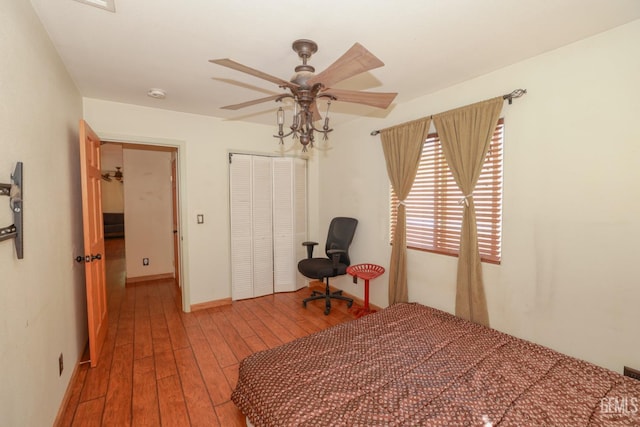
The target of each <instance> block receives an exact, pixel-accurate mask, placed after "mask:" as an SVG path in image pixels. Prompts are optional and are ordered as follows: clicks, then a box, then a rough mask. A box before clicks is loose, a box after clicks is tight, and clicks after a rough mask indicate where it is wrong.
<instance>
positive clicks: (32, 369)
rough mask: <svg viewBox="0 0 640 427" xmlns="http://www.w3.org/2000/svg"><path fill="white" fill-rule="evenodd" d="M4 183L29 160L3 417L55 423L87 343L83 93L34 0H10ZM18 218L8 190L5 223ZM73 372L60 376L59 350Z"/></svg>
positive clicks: (0, 253)
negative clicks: (81, 153)
mask: <svg viewBox="0 0 640 427" xmlns="http://www.w3.org/2000/svg"><path fill="white" fill-rule="evenodd" d="M0 3H2V5H1V6H0V8H1V9H2V13H0V57H2V58H3V59H2V66H0V153H1V154H0V182H3V183H8V182H9V176H10V174H11V173H12V172H13V169H14V167H15V163H16V162H17V161H22V162H24V193H23V197H24V226H25V229H24V259H21V260H18V259H16V256H15V251H14V247H13V241H4V242H0V425H2V426H50V425H52V423H53V420H54V419H55V416H56V413H57V411H58V408H59V406H60V403H61V401H62V397H63V395H64V393H65V391H66V388H67V384H68V383H69V379H70V378H71V373H72V372H73V369H74V365H75V364H76V362H77V361H78V359H79V358H80V356H81V353H82V351H83V349H84V345H85V344H86V337H87V327H86V305H85V291H84V268H83V266H82V264H77V263H76V262H75V261H74V260H73V258H74V256H76V255H79V254H82V252H83V251H82V236H81V227H82V215H81V204H80V181H79V159H78V152H79V149H78V134H77V129H78V121H79V119H80V118H81V117H82V99H81V97H80V94H79V93H78V91H77V90H76V88H75V86H74V84H73V82H72V81H71V79H70V78H69V76H68V74H67V72H66V69H65V67H64V66H63V64H62V63H61V61H60V59H59V58H58V55H57V53H56V51H55V49H54V48H53V46H52V44H51V42H50V41H49V39H48V37H47V34H46V33H45V31H44V29H43V28H42V26H41V24H40V22H39V21H38V18H37V17H36V15H35V13H34V12H33V10H32V8H31V5H30V4H29V2H28V1H1V2H0ZM11 223H12V217H11V215H10V210H9V200H8V198H7V197H4V196H3V197H0V226H2V227H4V226H7V225H9V224H11ZM60 353H63V354H64V362H65V367H64V372H63V373H62V376H58V356H59V354H60Z"/></svg>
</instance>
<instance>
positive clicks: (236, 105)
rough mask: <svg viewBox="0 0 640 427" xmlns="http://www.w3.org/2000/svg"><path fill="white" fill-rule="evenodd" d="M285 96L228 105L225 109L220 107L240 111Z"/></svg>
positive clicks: (279, 95)
mask: <svg viewBox="0 0 640 427" xmlns="http://www.w3.org/2000/svg"><path fill="white" fill-rule="evenodd" d="M281 96H283V94H278V95H271V96H267V97H266V98H260V99H254V100H253V101H247V102H242V103H240V104H233V105H226V106H224V107H220V108H222V109H224V110H239V109H241V108H244V107H250V106H251V105H256V104H261V103H263V102H268V101H275V100H276V99H278V98H280V97H281Z"/></svg>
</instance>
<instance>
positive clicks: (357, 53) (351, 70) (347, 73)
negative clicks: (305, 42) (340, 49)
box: [307, 43, 384, 87]
mask: <svg viewBox="0 0 640 427" xmlns="http://www.w3.org/2000/svg"><path fill="white" fill-rule="evenodd" d="M383 65H384V62H382V61H381V60H379V59H378V58H376V57H375V56H374V55H373V54H372V53H371V52H369V51H368V50H367V49H366V48H365V47H364V46H362V45H361V44H360V43H356V44H354V45H353V46H352V47H351V49H349V50H348V51H346V52H345V54H344V55H342V56H341V57H340V58H338V59H337V60H336V61H335V62H334V63H333V64H331V65H329V67H327V69H326V70H324V71H322V72H321V73H319V74H318V75H316V76H313V77H311V78H310V79H309V80H308V81H307V84H309V85H314V84H316V83H322V84H323V85H324V87H331V86H333V85H334V84H336V83H338V82H341V81H342V80H345V79H348V78H349V77H353V76H355V75H358V74H360V73H364V72H365V71H369V70H373V69H374V68H378V67H382V66H383Z"/></svg>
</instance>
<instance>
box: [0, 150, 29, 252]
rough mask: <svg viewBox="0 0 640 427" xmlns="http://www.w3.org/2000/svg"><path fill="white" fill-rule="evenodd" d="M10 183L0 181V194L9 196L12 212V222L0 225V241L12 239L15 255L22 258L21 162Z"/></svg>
mask: <svg viewBox="0 0 640 427" xmlns="http://www.w3.org/2000/svg"><path fill="white" fill-rule="evenodd" d="M11 181H12V183H11V184H3V183H0V196H9V207H10V208H11V211H12V212H13V224H11V225H10V226H8V227H0V242H1V241H4V240H9V239H14V243H15V246H16V256H17V257H18V259H22V258H24V251H23V237H24V234H23V224H22V211H23V201H22V196H23V181H22V162H18V163H16V168H15V170H14V171H13V174H12V175H11Z"/></svg>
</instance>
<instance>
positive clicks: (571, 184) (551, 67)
mask: <svg viewBox="0 0 640 427" xmlns="http://www.w3.org/2000/svg"><path fill="white" fill-rule="evenodd" d="M638 40H640V21H634V22H632V23H630V24H628V25H625V26H622V27H619V28H617V29H614V30H612V31H609V32H606V33H603V34H600V35H598V36H596V37H592V38H590V39H586V40H583V41H580V42H578V43H575V44H572V45H570V46H567V47H564V48H561V49H558V50H555V51H552V52H548V53H546V54H544V55H540V56H538V57H535V58H532V59H530V60H527V61H524V62H521V63H518V64H515V65H513V66H510V67H507V68H504V69H501V70H499V71H497V72H494V73H491V74H488V75H485V76H482V77H479V78H476V79H473V80H470V81H467V82H465V83H463V84H460V85H457V86H454V87H451V88H448V89H445V90H442V91H440V92H438V93H435V94H433V95H430V96H425V97H422V98H419V99H416V100H414V101H412V102H409V103H406V104H403V105H401V106H398V107H397V108H396V109H395V110H394V111H393V112H392V113H391V114H390V115H389V117H388V118H387V119H385V120H384V121H382V122H381V121H380V120H372V119H360V120H357V121H355V122H353V123H351V124H350V125H348V126H345V127H342V128H340V129H337V130H336V131H335V132H334V134H335V137H338V136H339V137H340V139H341V140H342V143H336V144H335V149H334V150H333V152H332V153H331V157H330V158H329V159H327V161H326V162H323V163H322V165H321V171H320V180H321V182H322V183H323V186H322V188H321V193H320V199H321V200H328V201H329V203H323V204H322V205H321V213H320V222H326V221H327V220H328V218H330V217H331V216H333V215H335V214H350V215H354V216H356V217H357V218H359V219H360V220H361V222H360V225H359V228H358V232H357V235H356V239H355V241H354V252H353V259H354V261H355V262H375V263H379V264H381V265H383V266H385V267H387V266H388V259H389V254H390V248H389V244H388V221H389V214H388V208H389V204H388V179H387V177H386V170H385V165H384V159H383V155H382V149H381V147H380V140H379V137H372V136H369V132H370V131H371V130H373V129H379V128H382V127H386V126H391V125H394V124H398V123H402V122H404V121H407V120H411V119H416V118H419V117H423V116H425V115H429V114H435V113H438V112H442V111H446V110H448V109H451V108H455V107H458V106H462V105H466V104H470V103H473V102H475V101H479V100H482V99H487V98H491V97H494V96H497V95H500V94H503V93H508V92H510V91H511V90H512V89H515V88H518V87H523V88H526V89H528V91H529V93H528V94H527V95H526V96H525V97H524V98H521V99H518V100H515V101H514V103H513V105H508V104H507V103H505V105H504V109H503V115H504V118H505V124H506V130H505V157H504V167H505V171H504V211H503V215H504V222H503V226H504V228H503V262H502V265H500V266H496V265H489V264H483V266H484V277H485V286H486V291H487V297H488V305H489V312H490V317H491V322H492V326H493V327H495V328H497V329H499V330H502V331H506V332H509V333H511V334H514V335H516V336H520V337H523V338H526V339H529V340H532V341H534V342H538V343H542V344H544V345H547V346H549V347H552V348H554V349H558V350H560V351H563V352H566V353H568V354H571V355H574V356H578V357H580V358H584V359H586V360H589V361H591V362H594V363H596V364H599V365H602V366H605V367H608V368H611V369H613V370H616V371H618V372H621V371H622V367H623V365H625V364H626V365H628V366H632V367H633V366H635V367H640V341H638V340H637V339H636V337H637V335H638V331H637V328H638V325H640V310H638V301H640V281H639V280H638V272H637V265H638V262H639V261H640V258H639V256H640V253H639V252H638V241H640V189H639V188H640V187H639V186H638V184H639V183H640V127H638V125H637V121H638V116H639V114H640V78H639V76H640V45H639V44H638ZM425 78H428V76H426V77H425ZM335 137H334V138H335ZM356 156H357V157H358V158H360V159H361V161H360V162H354V161H352V159H353V158H355V157H356ZM336 170H344V171H348V173H345V174H336V173H335V171H336ZM456 262H457V259H456V258H452V257H447V256H442V255H435V254H430V253H424V252H419V251H409V255H408V269H409V296H410V299H411V300H413V301H419V302H422V303H425V304H429V305H432V306H435V307H438V308H441V309H444V310H446V311H449V312H452V311H453V310H454V290H455V275H456ZM387 280H388V278H387V276H386V275H385V276H384V277H382V278H380V279H375V280H374V281H372V283H371V288H372V291H371V293H372V295H371V298H372V301H373V302H374V303H376V304H381V305H386V304H387V301H388V299H387V291H386V289H387ZM336 283H339V284H341V285H342V287H344V288H345V289H348V291H350V292H356V293H357V292H359V293H360V294H361V292H362V291H361V287H360V286H358V287H356V286H354V285H352V284H351V283H350V281H349V280H348V279H343V280H342V281H338V282H336Z"/></svg>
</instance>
